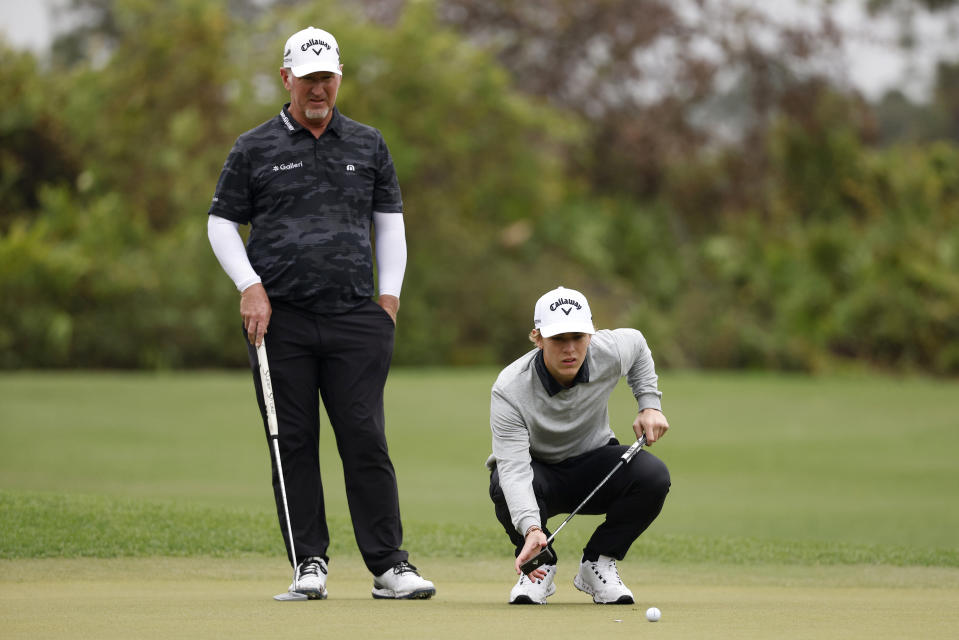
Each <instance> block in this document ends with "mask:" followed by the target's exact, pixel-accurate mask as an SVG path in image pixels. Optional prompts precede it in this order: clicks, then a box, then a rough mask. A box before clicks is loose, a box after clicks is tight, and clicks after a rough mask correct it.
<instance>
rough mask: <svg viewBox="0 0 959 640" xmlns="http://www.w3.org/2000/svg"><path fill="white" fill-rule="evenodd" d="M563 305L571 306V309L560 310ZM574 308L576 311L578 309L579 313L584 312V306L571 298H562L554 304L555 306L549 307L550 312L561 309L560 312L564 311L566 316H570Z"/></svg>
mask: <svg viewBox="0 0 959 640" xmlns="http://www.w3.org/2000/svg"><path fill="white" fill-rule="evenodd" d="M563 305H569V309H562V308H560V307H562V306H563ZM573 307H576V309H578V310H579V311H582V310H583V305H581V304H580V303H578V302H576V301H575V300H570V299H569V298H560V299H559V300H557V301H556V302H554V303H553V304H551V305H549V310H550V311H556V310H557V309H559V310H560V311H562V312H563V313H565V314H566V315H569V314H570V313H571V312H572V311H573Z"/></svg>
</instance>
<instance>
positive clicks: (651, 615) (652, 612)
mask: <svg viewBox="0 0 959 640" xmlns="http://www.w3.org/2000/svg"><path fill="white" fill-rule="evenodd" d="M662 615H663V614H662V613H661V612H660V611H659V609H657V608H656V607H650V608H649V609H646V619H647V620H649V621H650V622H656V621H657V620H659V618H660V616H662Z"/></svg>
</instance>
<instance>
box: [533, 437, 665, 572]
mask: <svg viewBox="0 0 959 640" xmlns="http://www.w3.org/2000/svg"><path fill="white" fill-rule="evenodd" d="M645 444H646V434H645V433H644V434H643V435H641V436H639V440H637V441H636V442H634V443H633V444H632V446H631V447H630V448H629V449H627V450H626V451H624V452H623V455H621V456H620V457H619V461H618V462H617V463H616V466H615V467H613V470H612V471H610V472H609V473H607V474H606V477H605V478H603V479H602V480H601V481H600V483H599V484H598V485H596V488H595V489H593V490H592V491H591V492H590V493H589V495H588V496H586V499H585V500H583V501H582V502H580V503H579V506H578V507H576V508H575V509H573V512H572V513H570V514H569V515H568V516H566V519H565V520H563V524H561V525H559V526H558V527H557V528H556V531H554V532H553V535H551V536H550V537H549V538H547V539H546V546H545V547H543V550H542V551H540V552H539V553H537V554H536V555H535V556H533V557H532V558H530V559H529V560H527V561H526V562H524V563H523V564H522V565H521V566H520V571H522V572H523V573H524V574H525V575H529V573H530V571H533V570H534V569H536V568H537V567H540V566H542V565H544V564H553V563H554V562H556V554H555V553H553V550H552V549H550V548H549V545H550V543H551V542H552V541H553V538H555V537H556V534H557V533H559V532H560V530H561V529H562V528H563V527H565V526H566V523H567V522H569V521H570V520H572V519H573V516H575V515H576V514H577V513H579V510H580V509H582V508H583V507H584V506H586V503H587V502H589V499H590V498H592V497H593V496H594V495H596V492H597V491H599V490H600V489H601V488H602V487H603V485H604V484H606V481H607V480H609V479H610V478H612V477H613V474H614V473H616V472H617V471H619V468H620V467H621V466H623V465H624V464H629V461H630V460H632V459H633V456H635V455H636V454H637V453H638V452H639V450H640V449H642V448H643V446H644V445H645Z"/></svg>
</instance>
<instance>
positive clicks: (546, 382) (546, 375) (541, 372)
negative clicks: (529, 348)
mask: <svg viewBox="0 0 959 640" xmlns="http://www.w3.org/2000/svg"><path fill="white" fill-rule="evenodd" d="M533 366H534V367H535V368H536V375H538V376H539V381H540V382H542V383H543V388H545V389H546V393H548V394H549V397H551V398H552V397H553V396H555V395H556V394H557V393H559V392H560V391H564V390H566V389H568V388H572V387H575V386H576V385H577V384H579V383H580V382H589V362H588V360H587V359H584V360H583V365H582V366H581V367H580V368H579V371H577V372H576V376H575V377H573V382H572V383H570V385H569V387H564V386H563V385H561V384H560V383H559V382H558V381H557V380H556V378H554V377H553V374H551V373H550V372H549V370H548V369H547V368H546V360H544V359H543V350H542V349H539V350H538V351H537V352H536V357H535V358H534V359H533Z"/></svg>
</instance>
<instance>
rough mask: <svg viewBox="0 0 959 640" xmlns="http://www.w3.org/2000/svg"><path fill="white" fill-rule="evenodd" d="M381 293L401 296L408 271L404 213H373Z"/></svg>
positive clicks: (377, 269)
mask: <svg viewBox="0 0 959 640" xmlns="http://www.w3.org/2000/svg"><path fill="white" fill-rule="evenodd" d="M373 229H374V233H375V238H376V271H377V274H378V276H379V288H380V295H384V294H385V295H391V296H396V297H397V298H399V297H400V289H402V287H403V275H404V274H405V273H406V226H405V225H404V224H403V214H402V213H380V212H374V213H373Z"/></svg>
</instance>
